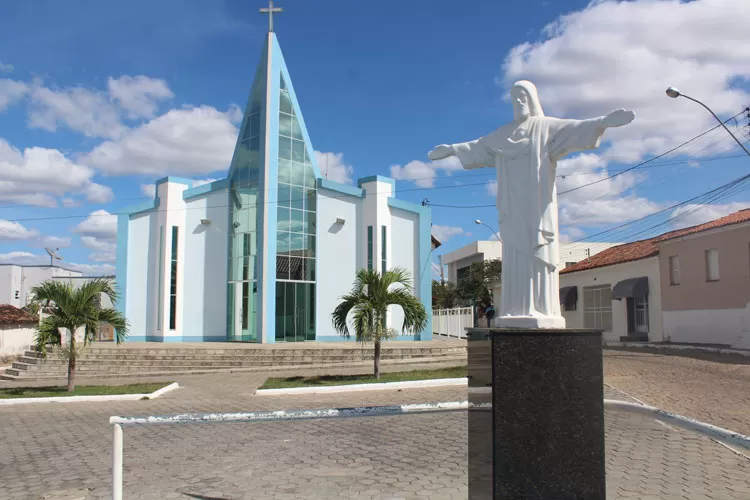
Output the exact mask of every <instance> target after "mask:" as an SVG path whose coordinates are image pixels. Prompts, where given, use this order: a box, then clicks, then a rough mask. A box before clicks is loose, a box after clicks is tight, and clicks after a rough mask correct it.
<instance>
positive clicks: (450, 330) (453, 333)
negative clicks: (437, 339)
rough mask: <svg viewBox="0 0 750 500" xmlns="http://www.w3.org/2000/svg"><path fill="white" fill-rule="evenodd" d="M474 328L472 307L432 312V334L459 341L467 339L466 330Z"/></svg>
mask: <svg viewBox="0 0 750 500" xmlns="http://www.w3.org/2000/svg"><path fill="white" fill-rule="evenodd" d="M473 326H474V312H473V308H472V307H456V308H453V309H435V310H433V311H432V333H435V334H439V335H447V336H448V337H455V338H457V339H465V338H466V329H467V328H472V327H473Z"/></svg>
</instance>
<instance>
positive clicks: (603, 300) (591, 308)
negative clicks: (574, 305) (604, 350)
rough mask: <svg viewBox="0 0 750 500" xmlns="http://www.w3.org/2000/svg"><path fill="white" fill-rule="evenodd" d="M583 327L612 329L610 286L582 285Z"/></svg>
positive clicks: (606, 330) (609, 330)
mask: <svg viewBox="0 0 750 500" xmlns="http://www.w3.org/2000/svg"><path fill="white" fill-rule="evenodd" d="M583 327H584V328H594V329H597V330H604V331H605V332H611V331H612V288H611V287H610V286H609V285H604V286H585V287H583Z"/></svg>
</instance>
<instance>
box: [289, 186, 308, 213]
mask: <svg viewBox="0 0 750 500" xmlns="http://www.w3.org/2000/svg"><path fill="white" fill-rule="evenodd" d="M290 206H291V207H292V208H297V209H299V210H302V209H303V208H304V206H305V190H304V188H302V187H300V186H292V187H291V203H290Z"/></svg>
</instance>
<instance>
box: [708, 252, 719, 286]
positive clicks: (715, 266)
mask: <svg viewBox="0 0 750 500" xmlns="http://www.w3.org/2000/svg"><path fill="white" fill-rule="evenodd" d="M706 281H719V251H718V250H717V249H715V248H712V249H710V250H706Z"/></svg>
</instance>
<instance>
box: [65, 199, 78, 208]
mask: <svg viewBox="0 0 750 500" xmlns="http://www.w3.org/2000/svg"><path fill="white" fill-rule="evenodd" d="M60 203H62V206H64V207H65V208H73V207H77V206H78V205H79V203H78V201H77V200H76V199H75V198H67V197H66V198H62V199H61V200H60Z"/></svg>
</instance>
